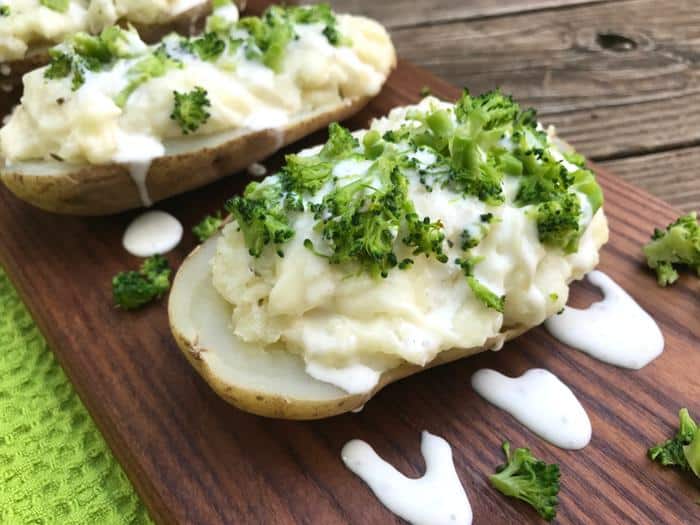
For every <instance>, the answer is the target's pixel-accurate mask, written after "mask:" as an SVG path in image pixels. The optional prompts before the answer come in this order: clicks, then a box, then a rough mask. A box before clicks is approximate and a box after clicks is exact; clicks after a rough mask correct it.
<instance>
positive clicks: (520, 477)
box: [489, 441, 559, 521]
mask: <svg viewBox="0 0 700 525" xmlns="http://www.w3.org/2000/svg"><path fill="white" fill-rule="evenodd" d="M503 452H504V453H505V455H506V463H505V465H501V466H499V467H498V468H497V469H496V474H493V475H492V476H491V477H490V478H489V480H490V481H491V485H493V487H494V488H496V489H498V490H499V491H500V492H502V493H503V494H505V495H506V496H510V497H512V498H518V499H520V500H522V501H524V502H526V503H528V504H530V505H532V507H534V509H535V510H536V511H537V512H538V513H539V515H540V516H542V517H543V518H544V519H546V520H547V521H552V520H553V519H554V517H555V516H556V514H557V509H556V507H557V505H558V504H559V499H558V498H557V494H558V493H559V465H556V464H547V463H545V462H544V461H541V460H539V459H537V458H535V457H534V456H533V455H532V453H531V452H530V450H529V449H527V448H518V449H515V451H514V452H513V453H512V454H511V452H510V443H508V442H507V441H505V442H504V443H503Z"/></svg>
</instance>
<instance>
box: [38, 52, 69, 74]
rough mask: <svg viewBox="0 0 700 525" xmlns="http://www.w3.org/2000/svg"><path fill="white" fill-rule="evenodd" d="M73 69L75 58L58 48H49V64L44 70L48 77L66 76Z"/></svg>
mask: <svg viewBox="0 0 700 525" xmlns="http://www.w3.org/2000/svg"><path fill="white" fill-rule="evenodd" d="M72 69H73V58H72V57H71V56H70V55H69V54H67V53H64V52H63V51H59V50H58V49H50V50H49V65H48V67H47V68H46V70H45V71H44V77H45V78H48V79H55V78H66V77H67V76H68V75H70V73H71V71H72Z"/></svg>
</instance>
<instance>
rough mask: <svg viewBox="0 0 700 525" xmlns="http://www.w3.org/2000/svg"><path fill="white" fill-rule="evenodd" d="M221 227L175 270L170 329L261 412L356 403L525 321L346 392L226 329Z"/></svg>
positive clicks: (241, 402) (216, 383)
mask: <svg viewBox="0 0 700 525" xmlns="http://www.w3.org/2000/svg"><path fill="white" fill-rule="evenodd" d="M218 238H219V235H215V236H214V237H212V238H211V239H209V240H208V241H206V242H205V243H204V244H202V245H201V246H198V247H197V248H196V249H195V250H194V251H193V252H192V253H191V254H190V255H189V256H188V257H187V259H185V261H184V262H183V263H182V266H181V267H180V269H179V270H178V272H177V275H176V276H175V280H174V282H173V286H172V290H171V292H170V299H169V303H168V316H169V319H170V329H171V330H172V332H173V335H174V337H175V340H176V341H177V344H178V346H179V347H180V349H181V350H182V352H183V353H184V354H185V357H186V358H187V360H188V361H189V362H190V363H191V364H192V366H194V367H195V369H196V370H197V372H199V374H200V375H201V376H202V377H203V378H204V380H205V381H206V382H207V383H209V385H210V386H211V387H212V388H213V389H214V391H215V392H216V393H217V394H218V395H219V396H221V397H222V398H223V399H224V400H225V401H227V402H228V403H231V404H232V405H235V406H236V407H238V408H240V409H242V410H245V411H246V412H252V413H253V414H258V415H261V416H267V417H275V418H284V419H320V418H324V417H330V416H335V415H338V414H342V413H344V412H349V411H351V410H353V409H356V408H359V407H361V406H362V405H363V404H365V403H366V402H367V401H368V400H369V399H370V398H371V397H372V396H373V395H374V394H376V393H377V392H378V391H379V390H381V389H382V388H383V387H384V386H386V385H388V384H390V383H393V382H394V381H398V380H399V379H402V378H404V377H407V376H410V375H412V374H415V373H418V372H420V371H422V370H425V369H426V368H431V367H433V366H437V365H441V364H444V363H449V362H451V361H455V360H457V359H461V358H462V357H467V356H469V355H472V354H476V353H478V352H482V351H484V350H488V349H492V348H498V347H500V346H501V345H502V344H503V342H505V341H507V340H509V339H513V338H514V337H516V336H518V335H520V334H522V333H523V332H525V331H526V330H527V329H528V328H530V327H524V326H514V327H510V328H508V329H506V330H505V331H504V332H502V333H500V334H498V335H496V336H494V337H492V338H490V339H489V340H487V341H486V343H484V345H482V346H479V347H475V348H464V349H453V350H448V351H445V352H441V353H439V354H438V356H437V357H436V358H435V359H434V360H433V361H432V362H430V363H428V364H427V365H426V366H425V367H421V366H416V365H409V364H405V365H402V366H399V367H397V368H394V369H391V370H388V371H386V372H385V373H384V374H382V376H381V379H380V380H379V383H378V384H377V386H376V387H375V388H374V389H373V390H372V391H371V392H367V393H364V394H355V395H350V394H347V393H346V392H345V391H343V390H341V389H339V388H337V387H335V386H333V385H331V384H328V383H324V382H322V381H318V380H317V379H314V378H313V377H311V376H310V375H308V374H307V373H306V371H305V370H304V362H303V360H302V358H301V357H299V356H297V355H294V354H291V353H287V352H283V351H267V350H262V349H261V348H259V347H257V346H255V345H252V344H247V343H244V342H243V341H241V340H240V339H239V338H238V337H236V336H235V335H234V334H233V332H232V331H231V328H230V324H231V308H232V307H231V305H230V304H229V303H227V302H226V301H224V300H223V299H222V298H221V297H220V296H219V294H218V293H217V291H216V290H215V289H214V286H213V285H212V277H211V269H210V264H209V262H210V260H211V259H212V257H213V256H214V253H215V251H216V242H217V240H218Z"/></svg>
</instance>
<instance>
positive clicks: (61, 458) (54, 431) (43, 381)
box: [0, 268, 151, 525]
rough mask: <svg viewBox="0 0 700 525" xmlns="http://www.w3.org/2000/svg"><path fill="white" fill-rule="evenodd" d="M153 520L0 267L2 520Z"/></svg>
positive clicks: (66, 523) (16, 523) (8, 523)
mask: <svg viewBox="0 0 700 525" xmlns="http://www.w3.org/2000/svg"><path fill="white" fill-rule="evenodd" d="M48 523H57V524H61V525H72V524H75V525H78V524H80V525H83V524H93V523H96V524H107V525H110V524H122V523H133V524H141V523H144V524H146V523H151V521H150V519H149V517H148V513H147V512H146V509H145V507H144V506H143V503H141V501H140V499H139V497H138V496H137V495H136V492H134V489H133V487H132V486H131V483H130V482H129V480H128V478H127V477H126V475H125V474H124V472H123V471H122V469H121V467H120V466H119V463H117V461H116V460H115V459H114V457H113V456H112V453H111V452H110V450H109V448H108V447H107V444H106V443H105V441H104V439H103V438H102V435H101V434H100V432H99V431H98V430H97V428H96V427H95V423H94V422H93V421H92V419H91V418H90V416H89V414H88V413H87V410H86V409H85V407H84V406H83V404H82V403H81V401H80V399H79V398H78V396H77V394H76V393H75V390H73V387H72V385H71V384H70V382H69V381H68V378H67V377H66V375H65V373H64V372H63V369H62V368H61V367H60V366H59V364H58V362H57V361H56V359H55V357H54V355H53V354H52V353H51V351H50V350H49V349H48V347H47V345H46V341H45V340H44V338H43V337H42V335H41V333H40V332H39V330H38V328H37V326H36V324H34V321H33V320H32V318H31V316H30V315H29V312H28V311H27V309H26V308H25V306H24V304H23V303H22V301H20V299H19V297H18V296H17V293H16V292H15V290H14V288H13V287H12V285H11V284H10V282H9V280H8V278H7V275H6V274H5V272H4V271H3V270H2V268H0V524H2V525H24V524H33V525H34V524H36V525H39V524H48Z"/></svg>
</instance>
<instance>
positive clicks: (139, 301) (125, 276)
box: [112, 255, 171, 310]
mask: <svg viewBox="0 0 700 525" xmlns="http://www.w3.org/2000/svg"><path fill="white" fill-rule="evenodd" d="M170 272H171V270H170V266H169V265H168V261H167V259H165V257H163V256H162V255H153V256H151V257H149V258H147V259H146V260H145V261H144V262H143V264H142V265H141V268H140V269H139V270H138V271H127V272H120V273H118V274H117V275H115V276H114V277H113V278H112V296H113V297H114V304H115V306H118V307H119V308H123V309H125V310H134V309H136V308H139V307H141V306H143V305H144V304H146V303H149V302H150V301H152V300H153V299H156V298H160V297H161V296H162V295H163V294H164V293H165V292H166V291H168V288H170Z"/></svg>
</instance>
